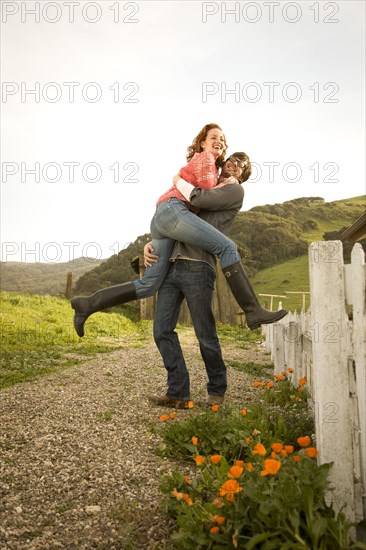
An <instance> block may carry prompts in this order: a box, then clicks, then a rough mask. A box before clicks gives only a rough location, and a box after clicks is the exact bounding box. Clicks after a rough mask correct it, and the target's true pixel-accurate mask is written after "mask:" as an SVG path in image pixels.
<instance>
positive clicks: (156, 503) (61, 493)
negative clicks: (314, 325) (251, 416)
mask: <svg viewBox="0 0 366 550" xmlns="http://www.w3.org/2000/svg"><path fill="white" fill-rule="evenodd" d="M181 341H182V345H183V348H184V352H185V356H186V360H187V365H188V367H189V370H190V374H191V386H192V399H194V400H196V399H198V400H199V399H204V398H205V384H206V377H205V370H204V366H203V363H202V361H201V359H200V354H199V348H198V345H197V342H196V340H195V338H194V335H193V332H192V331H191V330H186V331H184V332H183V334H182V335H181ZM223 353H224V358H225V360H226V361H232V360H241V361H255V362H257V363H259V362H261V363H268V361H269V359H268V356H267V355H265V354H264V352H263V350H262V348H261V347H260V346H259V345H258V346H254V347H252V348H251V349H250V350H238V349H237V348H235V347H228V346H223ZM228 375H229V390H228V393H227V399H228V400H230V401H234V402H235V401H238V402H241V403H242V402H243V393H245V391H250V389H249V390H248V384H246V379H245V374H244V373H242V372H238V371H236V370H234V369H229V373H228ZM165 389H166V386H165V370H164V368H163V367H162V362H161V358H160V355H159V353H158V351H157V348H156V347H155V345H154V343H153V342H152V341H151V342H149V343H148V344H146V345H144V346H143V347H141V348H134V349H128V350H120V351H116V352H113V353H108V354H100V355H98V356H96V357H95V358H93V359H92V360H90V359H89V360H88V361H86V362H84V363H82V364H80V365H78V366H76V367H72V368H68V369H66V370H64V371H62V372H60V373H58V374H54V375H50V376H48V377H45V378H42V379H38V380H35V381H34V382H29V383H25V384H19V385H17V386H14V387H12V388H9V389H6V390H2V391H1V393H0V548H1V550H5V549H7V550H8V549H11V550H13V549H16V550H23V549H24V550H25V549H26V550H47V549H50V550H51V549H52V550H54V549H57V548H63V549H67V550H74V549H75V550H76V549H78V550H79V549H80V550H82V549H100V550H102V549H104V550H107V549H108V550H114V549H118V550H122V549H123V550H142V549H151V550H153V549H155V550H170V549H172V548H174V547H173V545H172V543H171V542H170V532H171V530H172V528H173V524H172V523H171V522H170V520H169V519H168V518H167V517H166V515H165V514H164V511H163V508H162V505H161V494H160V493H159V490H158V485H159V481H160V475H161V473H163V472H166V471H168V470H169V469H173V468H174V467H175V464H174V463H173V462H171V461H168V460H164V459H163V458H161V457H159V456H157V454H156V452H155V450H156V447H157V445H158V443H159V437H158V435H157V434H153V433H152V431H151V426H152V425H154V424H156V423H158V422H159V417H160V415H161V414H162V413H163V412H167V411H166V410H164V409H161V408H158V407H154V406H152V405H151V404H149V402H148V400H147V398H146V396H147V395H148V394H149V393H160V392H161V393H165ZM186 414H188V413H187V411H176V416H177V418H178V419H180V418H184V417H185V415H186Z"/></svg>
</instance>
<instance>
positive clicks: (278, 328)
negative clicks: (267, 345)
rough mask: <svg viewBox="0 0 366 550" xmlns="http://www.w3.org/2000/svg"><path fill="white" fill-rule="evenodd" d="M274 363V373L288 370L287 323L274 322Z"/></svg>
mask: <svg viewBox="0 0 366 550" xmlns="http://www.w3.org/2000/svg"><path fill="white" fill-rule="evenodd" d="M272 326H273V363H274V374H281V372H282V371H283V370H286V362H285V325H283V324H281V323H273V324H272Z"/></svg>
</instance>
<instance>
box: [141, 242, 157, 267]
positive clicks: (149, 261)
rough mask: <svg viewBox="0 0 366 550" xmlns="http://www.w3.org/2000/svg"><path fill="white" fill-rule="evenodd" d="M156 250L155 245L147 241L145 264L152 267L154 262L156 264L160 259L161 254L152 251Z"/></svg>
mask: <svg viewBox="0 0 366 550" xmlns="http://www.w3.org/2000/svg"><path fill="white" fill-rule="evenodd" d="M153 250H154V247H153V245H152V244H151V242H150V243H146V244H145V246H144V266H145V267H151V266H152V264H156V262H157V261H158V258H159V256H157V255H156V254H152V251H153Z"/></svg>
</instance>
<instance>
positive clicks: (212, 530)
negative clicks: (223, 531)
mask: <svg viewBox="0 0 366 550" xmlns="http://www.w3.org/2000/svg"><path fill="white" fill-rule="evenodd" d="M219 532H220V527H217V525H215V527H211V529H210V533H211V535H217V533H219Z"/></svg>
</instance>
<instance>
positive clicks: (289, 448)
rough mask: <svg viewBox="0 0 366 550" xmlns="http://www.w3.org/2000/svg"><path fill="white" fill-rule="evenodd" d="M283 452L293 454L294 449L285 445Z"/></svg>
mask: <svg viewBox="0 0 366 550" xmlns="http://www.w3.org/2000/svg"><path fill="white" fill-rule="evenodd" d="M285 451H286V453H287V454H289V455H290V454H291V453H293V452H294V448H293V446H292V445H285Z"/></svg>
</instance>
